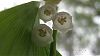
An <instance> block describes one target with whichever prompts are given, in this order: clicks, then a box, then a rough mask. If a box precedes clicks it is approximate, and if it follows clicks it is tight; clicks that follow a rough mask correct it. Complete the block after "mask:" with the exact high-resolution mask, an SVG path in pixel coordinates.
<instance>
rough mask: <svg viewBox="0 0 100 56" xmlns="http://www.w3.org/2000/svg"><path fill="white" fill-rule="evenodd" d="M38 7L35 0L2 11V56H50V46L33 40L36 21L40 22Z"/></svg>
mask: <svg viewBox="0 0 100 56" xmlns="http://www.w3.org/2000/svg"><path fill="white" fill-rule="evenodd" d="M38 8H39V3H38V2H34V1H33V2H29V3H26V4H22V5H19V6H16V7H13V8H11V9H7V10H4V11H2V12H0V56H49V47H47V48H41V47H36V46H35V45H34V44H33V43H32V42H31V34H32V33H31V32H32V28H33V26H34V23H35V21H36V23H37V24H38V23H39V22H38V21H39V20H38V18H36V16H37V13H38ZM59 55H60V54H59V53H58V52H57V56H59Z"/></svg>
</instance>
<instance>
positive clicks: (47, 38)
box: [32, 24, 53, 47]
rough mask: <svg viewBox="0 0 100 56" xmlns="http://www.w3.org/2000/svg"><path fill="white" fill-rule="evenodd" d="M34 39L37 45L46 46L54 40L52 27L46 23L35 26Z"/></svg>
mask: <svg viewBox="0 0 100 56" xmlns="http://www.w3.org/2000/svg"><path fill="white" fill-rule="evenodd" d="M32 41H33V43H34V44H35V45H36V46H39V47H45V46H47V45H49V44H50V43H51V42H53V37H52V29H51V28H50V27H48V26H47V25H45V24H40V25H38V26H36V27H34V28H33V31H32Z"/></svg>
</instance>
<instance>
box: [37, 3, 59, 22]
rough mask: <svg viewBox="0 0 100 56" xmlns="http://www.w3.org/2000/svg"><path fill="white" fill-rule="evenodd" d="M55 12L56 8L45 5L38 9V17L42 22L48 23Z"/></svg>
mask: <svg viewBox="0 0 100 56" xmlns="http://www.w3.org/2000/svg"><path fill="white" fill-rule="evenodd" d="M56 12H57V6H56V5H52V4H45V5H43V6H42V7H40V9H39V17H40V19H42V20H43V21H44V22H47V21H50V20H51V17H52V16H53V15H54V14H55V13H56Z"/></svg>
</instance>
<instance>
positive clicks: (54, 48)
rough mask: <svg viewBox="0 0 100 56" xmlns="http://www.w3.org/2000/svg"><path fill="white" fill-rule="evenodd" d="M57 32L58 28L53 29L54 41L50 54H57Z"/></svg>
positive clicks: (51, 55) (52, 55)
mask: <svg viewBox="0 0 100 56" xmlns="http://www.w3.org/2000/svg"><path fill="white" fill-rule="evenodd" d="M56 34H57V30H53V35H52V36H53V42H52V43H51V45H50V56H56Z"/></svg>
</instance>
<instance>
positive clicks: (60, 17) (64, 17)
mask: <svg viewBox="0 0 100 56" xmlns="http://www.w3.org/2000/svg"><path fill="white" fill-rule="evenodd" d="M52 20H53V28H54V29H56V30H59V31H61V32H67V31H69V30H70V29H72V26H73V25H72V16H71V15H69V14H68V13H67V12H59V13H57V14H55V15H54V16H53V17H52Z"/></svg>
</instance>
